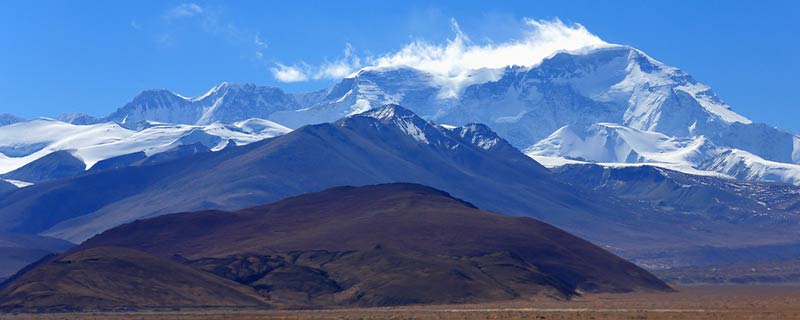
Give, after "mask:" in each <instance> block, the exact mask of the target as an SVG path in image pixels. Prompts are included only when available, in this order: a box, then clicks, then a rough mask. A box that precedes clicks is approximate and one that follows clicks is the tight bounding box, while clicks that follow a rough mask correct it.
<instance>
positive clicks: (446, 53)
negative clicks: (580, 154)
mask: <svg viewBox="0 0 800 320" xmlns="http://www.w3.org/2000/svg"><path fill="white" fill-rule="evenodd" d="M451 26H452V29H453V34H454V36H453V38H451V39H449V40H448V41H447V42H446V43H441V44H433V43H429V42H426V41H424V40H417V41H414V42H411V43H409V44H406V45H405V46H403V47H402V48H401V49H400V50H398V51H396V52H389V53H385V54H382V55H377V56H366V57H358V56H356V55H355V54H354V53H353V49H352V47H350V46H349V45H348V46H347V48H346V49H345V52H344V55H343V56H342V57H341V58H340V59H339V60H336V61H333V62H326V63H322V64H320V65H317V66H309V65H307V64H305V63H303V62H300V63H297V64H294V65H291V66H285V65H282V64H281V65H280V66H283V67H285V68H273V75H275V78H276V79H278V80H279V81H283V80H281V77H278V75H277V74H276V73H275V70H278V71H281V70H285V69H287V68H290V69H292V70H294V71H295V72H299V73H300V74H302V77H294V78H293V79H294V81H304V80H297V79H305V80H314V79H340V78H342V77H344V76H347V75H350V74H352V73H353V72H355V71H357V70H359V69H361V68H370V67H372V68H392V67H411V68H415V69H419V70H422V71H426V72H429V73H431V74H433V75H435V76H439V77H441V78H442V79H463V78H465V77H468V76H469V73H470V72H472V71H474V70H478V69H483V68H503V67H506V66H510V65H520V66H531V65H535V64H538V63H539V62H541V61H542V60H543V59H544V58H546V57H548V56H550V55H552V54H554V53H556V52H559V51H572V50H578V49H582V48H586V47H596V46H602V45H607V43H606V42H605V41H603V40H602V39H600V38H599V37H598V36H596V35H594V34H592V33H591V32H589V31H588V30H587V29H586V28H585V27H584V26H582V25H580V24H571V25H568V24H565V23H563V22H562V21H561V20H559V19H554V20H536V19H529V18H525V19H523V20H522V27H523V28H525V30H524V32H523V37H522V38H521V39H515V40H509V41H506V42H501V43H492V42H489V43H487V44H476V43H474V42H473V41H472V40H470V38H469V37H468V36H467V35H466V34H465V33H464V32H463V31H462V30H461V28H460V26H459V25H458V23H457V22H456V21H455V20H452V22H451Z"/></svg>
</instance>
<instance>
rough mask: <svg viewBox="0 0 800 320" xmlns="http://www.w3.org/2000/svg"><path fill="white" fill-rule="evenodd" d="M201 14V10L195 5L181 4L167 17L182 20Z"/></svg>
mask: <svg viewBox="0 0 800 320" xmlns="http://www.w3.org/2000/svg"><path fill="white" fill-rule="evenodd" d="M201 13H203V8H202V7H200V6H199V5H197V4H196V3H181V4H179V5H178V6H177V7H175V8H172V10H170V11H169V14H168V15H169V17H172V18H184V17H193V16H196V15H198V14H201Z"/></svg>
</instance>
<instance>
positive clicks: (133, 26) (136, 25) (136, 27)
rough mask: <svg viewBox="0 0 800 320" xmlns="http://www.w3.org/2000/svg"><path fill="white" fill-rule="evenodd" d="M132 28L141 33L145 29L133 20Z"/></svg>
mask: <svg viewBox="0 0 800 320" xmlns="http://www.w3.org/2000/svg"><path fill="white" fill-rule="evenodd" d="M131 28H133V29H135V30H139V31H141V30H143V29H144V28H142V26H141V25H140V24H139V23H138V22H136V20H131Z"/></svg>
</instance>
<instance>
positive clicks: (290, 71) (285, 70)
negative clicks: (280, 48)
mask: <svg viewBox="0 0 800 320" xmlns="http://www.w3.org/2000/svg"><path fill="white" fill-rule="evenodd" d="M270 71H272V75H273V76H274V77H275V79H278V81H281V82H300V81H306V80H308V75H306V73H305V72H303V71H302V70H300V68H298V67H296V66H285V65H282V64H280V63H278V64H276V67H275V68H271V69H270Z"/></svg>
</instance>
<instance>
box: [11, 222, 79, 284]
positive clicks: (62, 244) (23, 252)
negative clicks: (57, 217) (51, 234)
mask: <svg viewBox="0 0 800 320" xmlns="http://www.w3.org/2000/svg"><path fill="white" fill-rule="evenodd" d="M73 246H75V244H74V243H70V242H67V241H64V240H60V239H54V238H48V237H42V236H37V235H30V234H19V233H4V232H0V257H2V258H1V259H0V281H2V280H3V279H5V278H7V277H10V276H12V275H13V274H14V273H15V272H17V270H19V269H21V268H23V267H25V266H26V265H27V264H29V263H31V262H33V261H36V260H39V259H40V258H42V257H44V256H46V255H49V254H53V253H60V252H64V251H66V250H67V249H69V248H72V247H73Z"/></svg>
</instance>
